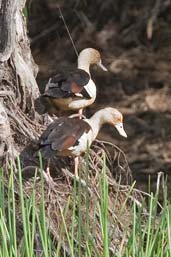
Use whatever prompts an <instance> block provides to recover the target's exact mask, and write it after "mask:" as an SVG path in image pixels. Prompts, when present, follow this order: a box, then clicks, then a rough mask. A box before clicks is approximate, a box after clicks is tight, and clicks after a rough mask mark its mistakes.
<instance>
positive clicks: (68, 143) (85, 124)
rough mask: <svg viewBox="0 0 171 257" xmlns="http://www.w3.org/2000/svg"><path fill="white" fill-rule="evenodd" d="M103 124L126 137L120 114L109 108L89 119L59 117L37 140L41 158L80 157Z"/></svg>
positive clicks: (76, 171) (76, 168) (76, 170)
mask: <svg viewBox="0 0 171 257" xmlns="http://www.w3.org/2000/svg"><path fill="white" fill-rule="evenodd" d="M105 123H108V124H110V125H112V126H113V127H115V128H116V129H117V130H118V132H119V134H120V135H121V136H123V137H127V134H126V132H125V130H124V128H123V116H122V114H121V113H120V112H119V111H118V110H117V109H114V108H111V107H107V108H104V109H101V110H99V111H97V112H96V113H95V114H94V115H93V116H92V117H91V118H90V119H79V118H78V117H74V118H72V117H61V118H59V119H56V120H54V121H53V122H52V123H51V124H50V125H49V126H48V127H47V129H46V130H45V131H44V133H43V134H42V135H41V137H40V139H39V147H40V151H41V153H42V156H43V158H45V159H51V158H52V157H53V156H55V155H58V156H74V157H78V156H80V155H81V154H82V153H84V152H85V151H86V149H87V144H88V145H89V146H91V144H92V142H93V141H94V140H95V139H96V137H97V135H98V132H99V130H100V128H101V126H102V125H103V124H105ZM75 175H76V176H77V177H78V158H75Z"/></svg>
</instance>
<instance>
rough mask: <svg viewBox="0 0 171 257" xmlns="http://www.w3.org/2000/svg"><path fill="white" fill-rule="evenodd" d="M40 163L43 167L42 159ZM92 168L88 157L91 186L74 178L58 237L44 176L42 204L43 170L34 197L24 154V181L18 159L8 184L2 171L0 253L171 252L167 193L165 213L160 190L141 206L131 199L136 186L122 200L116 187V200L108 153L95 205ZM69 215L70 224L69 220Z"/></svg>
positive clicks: (154, 256) (143, 256) (124, 255)
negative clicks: (27, 186)
mask: <svg viewBox="0 0 171 257" xmlns="http://www.w3.org/2000/svg"><path fill="white" fill-rule="evenodd" d="M87 156H88V155H87ZM40 160H41V159H40ZM40 168H42V162H41V161H40ZM88 172H89V162H88V157H86V177H85V181H86V186H85V187H83V186H82V184H81V181H79V182H76V180H74V182H73V190H72V194H71V195H70V196H69V197H68V199H67V201H66V204H65V206H64V207H63V206H61V205H60V203H59V210H60V212H59V214H58V215H60V218H61V219H60V220H61V224H60V226H59V231H58V235H59V237H58V240H54V238H53V236H52V233H51V232H50V229H49V221H48V219H47V218H46V201H45V197H46V196H45V191H44V178H43V175H41V182H40V184H41V187H40V193H41V198H40V199H41V200H40V202H39V203H37V202H36V188H37V179H36V177H37V171H35V178H34V180H33V185H32V192H31V193H30V194H29V196H28V195H26V194H25V192H24V188H23V179H22V172H21V166H20V161H19V159H18V180H17V181H18V185H17V184H16V181H15V180H14V172H13V165H12V164H11V169H10V175H9V179H8V184H5V183H4V181H5V179H4V172H3V170H1V172H0V256H1V257H8V256H9V257H14V256H15V257H16V256H21V257H22V256H23V257H25V256H27V257H32V256H36V251H40V252H42V256H45V257H51V256H55V257H62V256H68V255H69V256H71V257H78V256H79V257H82V256H85V257H94V256H95V257H102V256H103V257H109V256H112V257H115V256H116V257H130V256H132V257H170V256H171V204H170V202H168V201H167V196H165V200H164V207H163V209H162V211H161V212H160V213H159V214H158V213H157V208H158V192H157V193H156V194H155V195H153V194H151V195H150V196H149V199H148V204H147V205H146V204H145V202H144V203H142V205H141V206H139V205H137V203H136V201H130V196H132V195H133V194H132V193H133V187H134V185H133V186H132V187H130V189H129V190H128V191H127V193H126V195H125V198H124V200H122V201H121V200H120V199H119V195H120V192H119V189H118V191H117V190H116V193H115V199H114V200H113V199H112V200H111V199H110V190H111V189H110V185H109V183H108V176H107V174H106V161H105V156H104V158H103V165H102V170H101V173H100V175H99V178H98V184H99V185H98V186H99V197H97V199H96V201H95V203H94V204H93V205H92V202H91V198H92V196H91V195H90V193H89V188H88V181H89V178H88ZM80 173H81V170H80ZM111 201H113V202H111ZM118 201H119V203H120V209H119V210H118V206H119V205H118V204H117V202H118ZM127 205H129V207H130V209H129V210H130V211H129V215H127V213H126V212H128V208H127V207H126V206H127ZM109 206H110V210H109ZM111 206H112V207H111ZM69 215H70V221H71V222H70V223H68V216H69ZM123 215H125V216H123ZM126 216H129V217H127V221H126V222H125V225H124V227H122V236H120V238H119V239H118V240H120V241H119V244H118V245H117V247H116V248H114V244H113V243H112V240H113V237H114V236H113V235H115V233H116V229H117V227H118V225H119V224H121V223H123V222H124V221H123V219H122V217H125V218H126ZM97 227H99V230H98V236H99V238H100V239H101V243H102V244H101V246H102V247H100V246H99V243H98V242H99V241H98V240H97ZM37 238H38V240H37Z"/></svg>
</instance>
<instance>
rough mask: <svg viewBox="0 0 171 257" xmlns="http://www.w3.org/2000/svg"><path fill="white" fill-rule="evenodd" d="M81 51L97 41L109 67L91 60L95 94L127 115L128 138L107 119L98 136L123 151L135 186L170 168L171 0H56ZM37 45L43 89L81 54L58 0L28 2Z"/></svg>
mask: <svg viewBox="0 0 171 257" xmlns="http://www.w3.org/2000/svg"><path fill="white" fill-rule="evenodd" d="M58 4H59V6H60V8H61V11H62V14H63V17H64V18H65V22H66V24H67V26H68V29H69V31H70V33H71V36H72V39H73V41H74V43H75V46H76V48H77V50H78V51H80V50H82V49H83V48H85V47H95V48H97V49H99V50H100V51H101V53H102V59H103V62H104V64H105V65H106V67H107V68H108V70H109V71H108V72H103V71H101V70H99V69H98V68H95V67H94V68H92V70H91V72H92V77H93V79H94V81H95V82H96V85H97V100H96V102H95V103H94V104H93V105H92V106H91V107H90V108H88V109H87V110H86V115H87V116H90V115H91V114H93V113H94V112H95V111H97V110H98V109H100V108H103V107H104V106H112V107H116V108H118V109H119V110H121V111H122V113H123V115H124V125H125V130H126V132H127V134H128V138H127V139H126V140H125V139H122V138H121V137H120V136H119V135H117V133H116V131H114V130H113V128H112V127H109V126H104V128H103V129H102V130H101V132H100V134H99V139H103V140H107V141H110V142H112V143H114V144H116V145H117V146H119V147H120V148H121V149H122V150H123V151H124V152H125V154H126V156H127V160H128V162H129V165H130V168H131V170H132V171H133V175H134V178H135V179H136V180H137V183H138V186H139V187H143V188H144V186H145V185H146V184H147V183H146V182H147V181H148V176H147V175H148V174H152V176H153V177H154V179H155V178H156V174H157V173H158V172H160V171H163V172H164V173H166V174H168V175H169V174H170V172H171V103H170V99H171V1H170V0H163V1H159V0H156V1H150V0H149V1H140V0H139V1H133V0H128V1H126V3H125V1H119V0H118V1H112V0H108V1H100V0H95V1H93V2H92V1H90V0H85V1H76V0H75V1H74V0H72V1H58ZM28 15H29V16H28V21H29V34H30V38H31V47H32V53H33V56H34V59H35V61H36V63H37V64H38V66H39V74H38V78H37V80H38V84H39V86H40V90H41V91H43V89H44V87H45V84H46V82H47V80H48V78H49V77H50V76H51V75H53V74H56V73H57V72H58V71H59V70H61V69H70V68H74V67H76V61H77V56H76V54H75V51H74V49H73V46H72V44H71V40H70V38H69V36H68V34H67V31H66V27H65V26H64V22H63V19H62V18H61V16H60V14H59V9H58V6H57V3H56V1H55V0H35V1H31V2H30V3H28Z"/></svg>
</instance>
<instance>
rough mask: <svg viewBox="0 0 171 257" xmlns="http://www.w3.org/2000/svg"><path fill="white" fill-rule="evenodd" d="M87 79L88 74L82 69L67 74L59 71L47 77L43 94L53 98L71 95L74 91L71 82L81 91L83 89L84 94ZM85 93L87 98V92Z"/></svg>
mask: <svg viewBox="0 0 171 257" xmlns="http://www.w3.org/2000/svg"><path fill="white" fill-rule="evenodd" d="M89 80H90V76H89V74H88V73H87V72H86V71H84V70H82V69H76V70H74V71H73V72H70V73H69V74H64V73H59V74H57V75H55V76H54V77H52V78H50V79H49V81H48V84H47V85H46V89H45V92H44V94H43V96H45V97H53V98H66V97H71V96H73V95H74V93H75V92H73V90H72V84H73V83H74V84H76V85H77V86H78V87H79V91H80V92H81V93H82V91H83V93H84V94H85V92H84V91H85V89H84V86H85V85H87V84H88V82H89ZM85 95H87V98H89V97H90V96H89V95H88V93H87V94H85ZM85 95H84V96H85Z"/></svg>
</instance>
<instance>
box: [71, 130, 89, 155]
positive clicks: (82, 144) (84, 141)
mask: <svg viewBox="0 0 171 257" xmlns="http://www.w3.org/2000/svg"><path fill="white" fill-rule="evenodd" d="M92 141H93V131H92V130H91V129H90V130H89V132H88V133H84V134H83V135H82V136H81V137H80V139H79V140H78V142H79V143H78V145H76V146H74V147H73V149H72V154H74V155H76V156H78V155H80V154H81V153H83V152H85V151H86V149H87V146H90V145H91V144H92Z"/></svg>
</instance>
